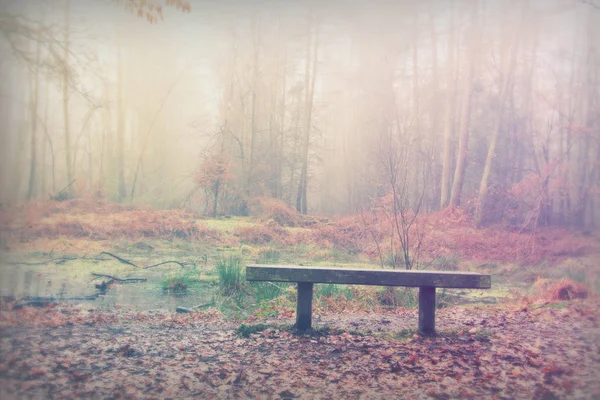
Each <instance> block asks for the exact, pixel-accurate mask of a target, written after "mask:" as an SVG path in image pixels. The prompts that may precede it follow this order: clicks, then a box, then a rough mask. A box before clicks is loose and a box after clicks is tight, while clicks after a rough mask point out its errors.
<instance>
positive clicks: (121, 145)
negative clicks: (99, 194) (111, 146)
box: [116, 32, 133, 201]
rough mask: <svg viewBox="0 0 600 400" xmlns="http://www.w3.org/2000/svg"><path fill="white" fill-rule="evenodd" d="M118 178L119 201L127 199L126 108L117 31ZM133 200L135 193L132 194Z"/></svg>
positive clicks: (119, 34) (119, 33)
mask: <svg viewBox="0 0 600 400" xmlns="http://www.w3.org/2000/svg"><path fill="white" fill-rule="evenodd" d="M117 35H118V36H117V37H118V39H119V40H118V43H117V143H116V144H117V180H118V185H119V186H118V191H119V192H118V193H119V201H123V200H125V197H126V196H127V188H126V185H125V110H124V109H123V107H124V105H123V62H122V60H121V43H120V36H121V32H118V33H117ZM132 200H133V195H132Z"/></svg>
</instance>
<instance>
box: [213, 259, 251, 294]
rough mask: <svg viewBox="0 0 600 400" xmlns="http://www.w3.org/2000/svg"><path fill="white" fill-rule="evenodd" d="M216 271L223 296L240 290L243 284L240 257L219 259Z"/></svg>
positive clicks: (242, 268) (243, 272)
mask: <svg viewBox="0 0 600 400" xmlns="http://www.w3.org/2000/svg"><path fill="white" fill-rule="evenodd" d="M216 270H217V274H218V276H219V286H220V288H221V291H222V292H223V294H225V295H231V294H233V293H236V292H239V291H241V290H242V288H243V286H244V283H245V271H244V266H243V263H242V258H241V257H239V256H229V257H228V258H222V257H219V258H218V259H217V262H216Z"/></svg>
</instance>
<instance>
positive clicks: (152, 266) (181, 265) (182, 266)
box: [142, 261, 185, 269]
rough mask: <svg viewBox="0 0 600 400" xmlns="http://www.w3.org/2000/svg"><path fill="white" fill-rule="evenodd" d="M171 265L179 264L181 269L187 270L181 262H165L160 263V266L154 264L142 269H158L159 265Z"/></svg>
mask: <svg viewBox="0 0 600 400" xmlns="http://www.w3.org/2000/svg"><path fill="white" fill-rule="evenodd" d="M169 263H170V264H177V265H179V266H180V267H181V268H185V265H183V263H180V262H179V261H163V262H160V263H158V264H152V265H148V266H147V267H142V269H148V268H154V267H158V266H159V265H163V264H169Z"/></svg>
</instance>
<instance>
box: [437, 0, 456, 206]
mask: <svg viewBox="0 0 600 400" xmlns="http://www.w3.org/2000/svg"><path fill="white" fill-rule="evenodd" d="M450 18H451V19H450V29H451V31H450V32H449V33H448V64H447V65H448V67H447V69H446V70H447V71H448V72H447V76H446V79H447V84H446V106H445V116H444V121H445V122H444V153H443V160H442V189H441V199H440V207H441V208H444V207H446V206H447V205H448V202H449V201H450V188H451V183H452V182H451V181H450V178H451V175H450V171H451V170H452V136H453V133H454V124H455V119H456V118H455V110H454V107H455V106H454V105H455V103H456V75H455V74H456V71H455V68H454V60H455V58H456V55H455V45H454V41H455V40H454V38H455V33H454V32H455V30H456V27H455V26H454V1H452V0H451V11H450Z"/></svg>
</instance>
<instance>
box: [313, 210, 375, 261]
mask: <svg viewBox="0 0 600 400" xmlns="http://www.w3.org/2000/svg"><path fill="white" fill-rule="evenodd" d="M368 235H369V233H368V231H367V229H366V228H365V226H364V224H363V223H362V222H361V220H360V218H359V217H356V216H353V217H345V218H340V219H338V220H337V221H335V222H330V223H325V224H324V223H317V224H315V225H313V226H312V239H313V241H314V243H315V244H317V245H318V246H322V247H328V248H331V247H335V248H338V249H345V250H348V251H350V252H358V251H360V250H361V249H363V248H364V245H365V244H366V242H367V241H368V239H369V238H368Z"/></svg>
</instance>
